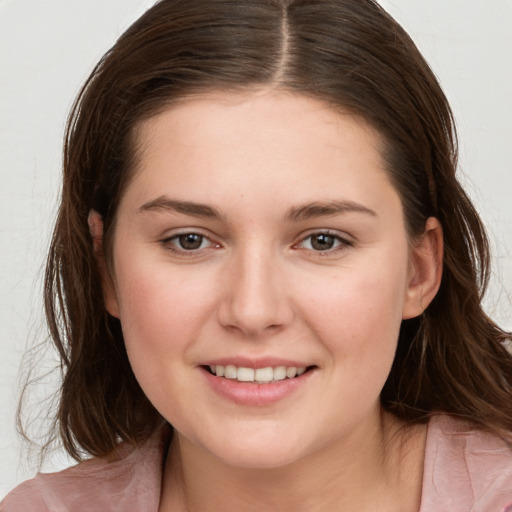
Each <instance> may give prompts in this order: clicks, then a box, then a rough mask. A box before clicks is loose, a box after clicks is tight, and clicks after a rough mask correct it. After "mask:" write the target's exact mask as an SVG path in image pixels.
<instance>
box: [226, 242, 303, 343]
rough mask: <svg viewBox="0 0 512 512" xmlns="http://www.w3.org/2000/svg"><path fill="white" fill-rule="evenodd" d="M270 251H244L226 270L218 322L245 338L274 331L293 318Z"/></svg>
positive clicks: (281, 272)
mask: <svg viewBox="0 0 512 512" xmlns="http://www.w3.org/2000/svg"><path fill="white" fill-rule="evenodd" d="M276 260H277V258H276V257H274V256H273V255H272V253H271V251H270V250H267V251H265V250H250V249H249V248H248V250H246V251H244V253H243V254H240V255H238V257H234V258H233V260H232V261H230V264H229V267H228V268H226V280H225V282H224V284H223V285H222V286H225V290H224V294H223V295H222V296H223V299H222V302H221V304H220V307H219V312H218V316H219V321H220V323H221V324H222V325H223V326H224V328H227V329H229V330H232V331H238V332H239V333H243V334H244V335H245V336H247V337H252V338H255V337H260V336H263V335H265V334H268V333H270V332H277V331H279V330H282V329H283V328H284V327H285V326H286V325H288V324H289V323H290V322H291V320H292V318H293V308H292V304H291V301H290V294H289V289H288V287H287V286H286V282H285V281H286V279H285V275H284V272H283V269H282V268H281V265H279V264H278V262H277V261H276Z"/></svg>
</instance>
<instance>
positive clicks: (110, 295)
mask: <svg viewBox="0 0 512 512" xmlns="http://www.w3.org/2000/svg"><path fill="white" fill-rule="evenodd" d="M87 222H88V224H89V233H90V234H91V238H92V248H93V250H94V256H95V258H96V264H97V265H98V270H99V272H100V276H101V286H102V289H103V300H104V302H105V308H106V309H107V311H108V312H109V313H110V314H111V315H112V316H115V317H117V318H119V304H118V301H117V295H116V289H115V286H114V283H113V281H112V277H111V275H110V272H109V270H108V267H107V262H106V261H105V255H104V253H103V219H102V217H101V215H100V214H99V213H98V212H97V211H95V210H91V211H90V212H89V217H88V218H87Z"/></svg>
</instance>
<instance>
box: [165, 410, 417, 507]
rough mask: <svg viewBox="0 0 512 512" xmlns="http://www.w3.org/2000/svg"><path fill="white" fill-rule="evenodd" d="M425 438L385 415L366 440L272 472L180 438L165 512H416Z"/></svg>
mask: <svg viewBox="0 0 512 512" xmlns="http://www.w3.org/2000/svg"><path fill="white" fill-rule="evenodd" d="M425 434H426V427H425V426H412V427H404V425H403V424H401V423H400V422H399V421H398V420H396V419H395V418H394V417H392V416H391V415H388V414H386V413H384V414H383V415H382V417H381V421H380V422H378V426H376V428H374V429H373V430H371V431H367V432H365V433H364V439H359V436H358V438H357V439H349V440H340V442H339V443H338V444H337V445H336V446H333V445H329V446H326V447H324V448H323V449H320V450H318V451H316V452H315V453H313V454H310V455H307V456H305V457H303V458H302V459H300V460H298V461H295V462H293V463H291V464H288V465H286V466H284V467H279V468H265V469H254V468H239V467H233V466H229V465H227V464H225V463H224V462H223V461H222V460H220V459H219V458H217V457H215V456H213V455H211V454H209V453H207V452H205V451H203V450H202V449H201V448H199V447H197V446H196V445H194V444H192V443H191V442H190V441H188V440H187V439H185V438H183V437H182V436H180V435H179V434H177V435H176V436H175V439H174V440H173V443H172V444H171V447H170V449H169V454H168V457H167V462H166V467H165V471H164V481H163V488H162V501H161V506H160V512H166V511H170V510H172V511H173V512H174V511H183V512H206V511H211V510H241V511H243V512H252V511H255V512H256V511H258V512H259V511H260V510H268V511H272V512H274V511H276V512H277V511H279V512H281V511H292V510H293V511H294V512H301V511H308V512H310V511H316V510H318V511H339V510H345V511H356V510H357V511H358V512H363V511H365V510H379V511H382V512H384V511H387V510H392V511H393V512H398V511H403V512H416V511H417V510H418V509H419V506H420V499H421V485H422V475H423V457H424V444H425V437H426V436H425Z"/></svg>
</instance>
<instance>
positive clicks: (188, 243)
mask: <svg viewBox="0 0 512 512" xmlns="http://www.w3.org/2000/svg"><path fill="white" fill-rule="evenodd" d="M164 242H165V244H166V245H168V246H169V245H170V246H171V247H172V248H173V249H174V250H178V251H197V250H199V249H205V248H206V247H210V246H211V245H212V242H211V241H210V240H209V239H208V238H206V237H205V236H204V235H200V234H199V233H182V234H179V235H176V236H173V237H171V238H167V239H166V240H164Z"/></svg>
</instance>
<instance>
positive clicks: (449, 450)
mask: <svg viewBox="0 0 512 512" xmlns="http://www.w3.org/2000/svg"><path fill="white" fill-rule="evenodd" d="M431 510H450V512H467V511H469V510H471V511H476V512H477V511H481V512H507V511H510V512H512V445H511V443H510V440H509V442H507V441H506V440H505V439H503V438H501V437H499V436H498V435H495V434H492V433H490V432H487V431H483V430H481V429H479V428H477V427H475V426H474V425H472V424H471V423H469V422H466V421H462V420H459V419H455V418H452V417H449V416H445V415H439V416H434V417H433V418H432V419H431V420H430V422H429V426H428V434H427V442H426V449H425V465H424V476H423V498H422V507H421V512H428V511H431Z"/></svg>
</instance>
